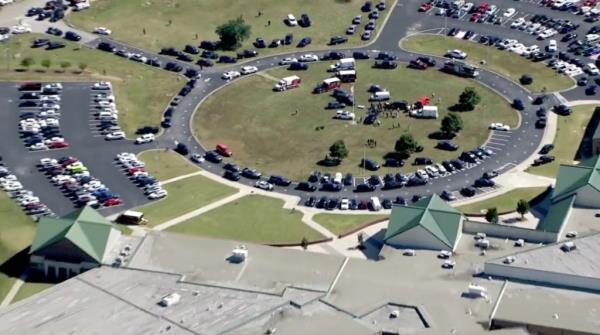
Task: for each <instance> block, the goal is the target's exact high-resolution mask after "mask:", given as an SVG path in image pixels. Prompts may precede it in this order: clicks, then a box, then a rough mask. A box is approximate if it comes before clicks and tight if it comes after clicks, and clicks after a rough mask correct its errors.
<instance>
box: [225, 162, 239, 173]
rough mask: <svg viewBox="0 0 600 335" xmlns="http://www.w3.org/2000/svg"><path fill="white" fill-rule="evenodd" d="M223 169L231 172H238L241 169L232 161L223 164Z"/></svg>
mask: <svg viewBox="0 0 600 335" xmlns="http://www.w3.org/2000/svg"><path fill="white" fill-rule="evenodd" d="M223 169H224V170H227V171H231V172H236V173H239V172H240V171H242V169H241V168H240V167H239V166H238V165H237V164H233V163H226V164H225V165H223Z"/></svg>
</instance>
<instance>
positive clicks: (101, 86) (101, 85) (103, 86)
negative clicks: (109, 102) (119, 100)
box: [92, 81, 112, 90]
mask: <svg viewBox="0 0 600 335" xmlns="http://www.w3.org/2000/svg"><path fill="white" fill-rule="evenodd" d="M92 89H93V90H110V89H112V85H111V84H110V83H109V82H108V81H100V82H97V83H94V85H92Z"/></svg>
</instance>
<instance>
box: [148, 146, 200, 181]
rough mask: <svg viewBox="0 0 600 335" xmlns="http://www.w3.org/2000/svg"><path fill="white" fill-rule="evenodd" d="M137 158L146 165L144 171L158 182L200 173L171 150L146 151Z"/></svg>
mask: <svg viewBox="0 0 600 335" xmlns="http://www.w3.org/2000/svg"><path fill="white" fill-rule="evenodd" d="M138 158H139V159H140V160H142V161H143V162H144V163H146V171H148V172H149V173H150V174H151V175H153V176H154V177H156V178H157V179H158V180H160V181H163V180H167V179H171V178H175V177H178V176H182V175H186V174H190V173H194V172H198V171H200V170H199V169H198V167H197V166H194V165H193V164H192V163H190V162H189V161H188V160H187V159H185V158H183V157H182V156H181V155H180V154H178V153H176V152H175V151H172V150H148V151H144V152H142V153H140V154H139V155H138Z"/></svg>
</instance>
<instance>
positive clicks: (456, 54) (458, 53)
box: [445, 49, 467, 59]
mask: <svg viewBox="0 0 600 335" xmlns="http://www.w3.org/2000/svg"><path fill="white" fill-rule="evenodd" d="M445 57H448V58H456V59H465V58H467V53H466V52H464V51H462V50H459V49H454V50H448V51H447V52H446V55H445Z"/></svg>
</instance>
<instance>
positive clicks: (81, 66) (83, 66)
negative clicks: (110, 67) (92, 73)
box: [77, 63, 87, 72]
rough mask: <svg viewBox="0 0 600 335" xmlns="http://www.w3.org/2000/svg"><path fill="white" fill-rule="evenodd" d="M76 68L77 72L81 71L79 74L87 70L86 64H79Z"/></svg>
mask: <svg viewBox="0 0 600 335" xmlns="http://www.w3.org/2000/svg"><path fill="white" fill-rule="evenodd" d="M77 67H79V70H81V72H83V71H85V69H87V64H86V63H79V65H77Z"/></svg>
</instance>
